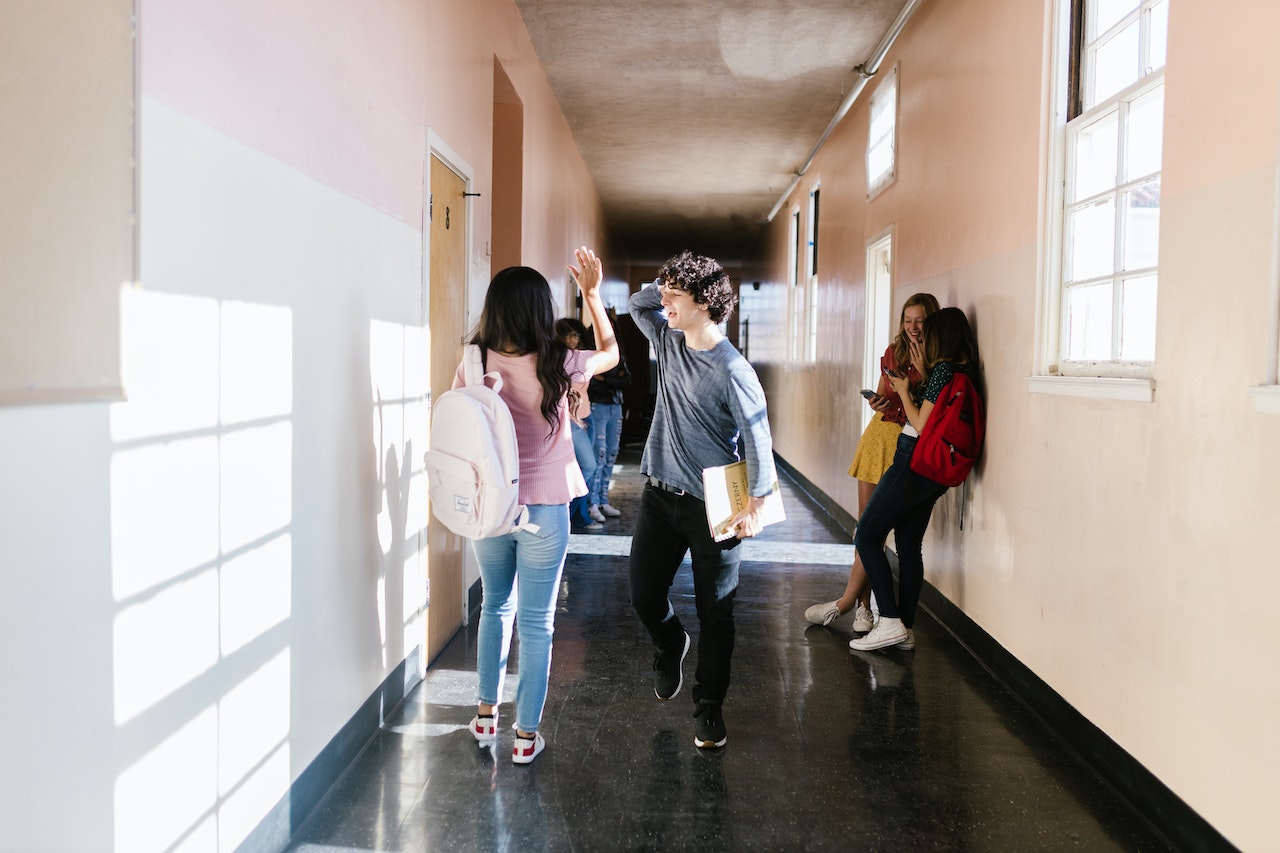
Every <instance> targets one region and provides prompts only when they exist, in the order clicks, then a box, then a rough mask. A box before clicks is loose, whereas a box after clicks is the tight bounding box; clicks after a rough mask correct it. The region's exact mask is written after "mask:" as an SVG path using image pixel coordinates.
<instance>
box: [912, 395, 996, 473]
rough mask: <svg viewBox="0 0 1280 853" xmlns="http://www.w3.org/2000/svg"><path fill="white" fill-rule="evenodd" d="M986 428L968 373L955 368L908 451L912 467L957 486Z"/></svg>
mask: <svg viewBox="0 0 1280 853" xmlns="http://www.w3.org/2000/svg"><path fill="white" fill-rule="evenodd" d="M986 432H987V413H986V410H985V408H984V407H983V405H982V398H981V397H980V396H978V389H977V388H975V387H974V385H973V380H972V379H970V378H969V375H968V374H967V373H961V372H960V371H956V373H955V375H954V376H952V377H951V381H950V382H948V383H947V384H946V385H945V386H944V387H943V389H942V393H940V394H939V395H938V402H937V403H936V404H935V405H934V407H933V411H931V412H930V413H929V420H928V421H927V422H925V425H924V429H923V430H921V431H920V438H918V439H917V440H916V449H915V451H914V452H913V453H912V454H911V470H912V471H914V472H916V473H917V474H919V475H920V476H922V477H928V478H929V479H930V480H933V481H934V482H935V483H941V484H942V485H944V486H958V485H960V484H961V483H963V482H964V480H965V477H968V476H969V472H970V471H971V470H973V463H974V462H975V461H977V459H978V454H979V453H980V452H981V451H982V440H983V438H984V437H985V436H986Z"/></svg>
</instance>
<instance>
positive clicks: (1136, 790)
mask: <svg viewBox="0 0 1280 853" xmlns="http://www.w3.org/2000/svg"><path fill="white" fill-rule="evenodd" d="M920 605H921V606H922V607H923V608H924V609H925V610H926V611H928V612H929V614H930V615H931V616H933V618H934V619H936V620H937V621H938V623H939V624H941V625H942V627H944V628H945V629H946V630H947V631H949V632H950V633H951V634H952V636H954V637H955V638H956V639H957V640H958V641H959V642H960V644H961V645H962V646H964V647H965V649H967V650H968V651H969V653H970V654H972V655H973V656H974V657H975V658H976V659H977V660H978V662H979V663H981V664H982V665H983V666H984V667H985V668H986V669H987V670H988V671H989V672H990V673H991V674H992V675H994V676H995V677H996V678H997V679H998V680H999V681H1000V682H1001V683H1002V684H1003V685H1004V686H1005V687H1006V688H1007V689H1008V690H1009V692H1010V693H1012V694H1013V695H1014V697H1015V698H1016V699H1017V700H1018V701H1019V702H1021V703H1022V704H1023V705H1025V706H1026V707H1027V708H1028V709H1029V710H1030V711H1031V712H1032V713H1033V714H1035V715H1036V716H1037V717H1039V718H1040V720H1041V721H1042V722H1043V723H1044V724H1045V725H1046V726H1047V727H1048V728H1049V730H1050V731H1052V732H1053V733H1054V734H1055V735H1056V736H1057V737H1058V738H1059V739H1060V740H1061V741H1062V742H1063V743H1065V744H1066V745H1067V746H1068V747H1069V748H1070V749H1071V750H1073V751H1074V752H1075V753H1076V754H1077V755H1079V756H1080V758H1081V759H1082V760H1083V761H1084V762H1085V763H1086V764H1088V765H1089V766H1090V767H1091V768H1093V771H1094V772H1095V773H1097V774H1098V775H1099V776H1100V777H1102V779H1103V780H1104V781H1106V782H1107V784H1108V785H1110V786H1111V787H1112V788H1113V789H1114V790H1115V791H1116V793H1117V794H1119V795H1120V796H1121V797H1122V798H1123V799H1124V800H1125V801H1126V802H1128V803H1129V805H1130V807H1131V808H1133V810H1134V811H1136V812H1137V813H1138V814H1140V815H1142V816H1143V817H1145V818H1146V819H1147V821H1149V822H1150V823H1151V826H1152V827H1153V828H1154V829H1155V831H1156V832H1158V833H1160V834H1161V835H1163V836H1164V837H1165V838H1166V840H1168V841H1169V842H1170V843H1171V844H1172V845H1173V846H1174V847H1175V848H1177V849H1179V850H1215V851H1216V850H1223V851H1231V850H1236V847H1235V846H1234V845H1232V844H1231V843H1230V842H1229V841H1227V839H1226V838H1224V837H1223V836H1222V834H1221V833H1220V832H1218V830H1216V829H1214V828H1213V826H1212V825H1211V824H1210V823H1209V822H1208V821H1206V820H1205V819H1204V818H1203V817H1201V816H1200V815H1199V814H1198V813H1197V812H1196V811H1195V809H1193V808H1191V806H1189V805H1187V803H1186V802H1185V801H1184V800H1183V799H1182V798H1181V797H1179V796H1178V795H1177V794H1175V793H1174V792H1173V791H1172V790H1170V789H1169V787H1168V786H1167V785H1165V784H1164V783H1163V782H1161V781H1160V779H1159V778H1158V777H1156V775H1155V774H1153V773H1152V772H1151V771H1150V770H1148V769H1147V768H1146V767H1144V766H1143V765H1142V764H1140V763H1139V762H1138V760H1137V759H1135V758H1134V757H1133V756H1132V755H1130V754H1129V753H1128V752H1126V751H1125V749H1124V748H1123V747H1122V746H1120V745H1119V744H1118V743H1116V742H1115V741H1114V740H1112V739H1111V738H1110V737H1109V736H1108V735H1107V734H1106V733H1105V732H1103V731H1102V729H1100V728H1098V727H1097V726H1095V725H1094V724H1093V723H1092V722H1090V721H1089V719H1088V718H1087V717H1085V716H1084V715H1083V714H1081V713H1080V712H1079V711H1077V710H1076V709H1075V708H1074V707H1073V706H1072V705H1071V704H1070V703H1069V702H1067V701H1066V700H1065V699H1064V698H1062V696H1061V695H1059V694H1058V693H1057V691H1055V690H1054V689H1053V688H1052V687H1050V686H1049V685H1048V684H1046V683H1045V682H1044V681H1043V680H1042V679H1041V678H1040V677H1039V676H1037V675H1036V674H1035V673H1034V672H1033V671H1032V670H1031V669H1030V668H1028V667H1027V666H1026V665H1025V664H1023V663H1022V661H1020V660H1018V659H1017V658H1016V657H1014V656H1013V655H1012V654H1011V653H1010V652H1009V651H1008V650H1007V649H1005V648H1004V647H1003V646H1001V645H1000V644H999V643H998V642H996V640H995V639H994V638H993V637H992V636H991V635H990V634H988V633H987V632H986V631H984V630H982V628H981V626H979V625H978V624H977V623H976V622H974V621H973V620H972V619H970V618H969V617H968V615H966V614H965V612H964V611H963V610H961V609H960V608H959V607H957V606H956V605H955V604H953V603H952V602H951V601H950V600H949V599H948V598H947V597H946V596H944V595H943V594H942V593H940V592H939V591H938V590H937V588H935V587H934V586H933V585H932V584H930V583H929V582H928V581H926V582H925V584H924V589H923V590H922V591H921V593H920Z"/></svg>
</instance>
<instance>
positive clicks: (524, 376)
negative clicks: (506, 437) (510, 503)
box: [453, 350, 594, 505]
mask: <svg viewBox="0 0 1280 853" xmlns="http://www.w3.org/2000/svg"><path fill="white" fill-rule="evenodd" d="M593 354H594V353H593V351H592V350H571V351H570V352H568V353H567V354H566V355H565V360H564V369H565V371H566V372H567V373H568V374H569V378H570V379H571V380H573V381H576V382H581V381H583V377H584V376H585V375H586V364H587V359H588V358H589V357H590V356H591V355H593ZM485 367H486V369H487V370H488V372H490V373H493V372H495V371H496V372H497V373H500V374H501V375H502V390H501V391H500V392H498V393H499V394H500V395H501V396H502V399H503V400H505V401H506V403H507V408H509V409H510V410H511V418H512V420H514V421H515V424H516V437H517V439H518V441H519V442H520V502H521V503H522V504H526V505H531V504H567V503H568V502H569V501H570V500H571V499H573V498H576V497H581V496H582V495H585V494H586V493H587V483H586V481H585V480H583V479H582V470H581V469H580V468H578V460H577V458H576V457H575V456H574V454H573V437H572V435H571V433H570V432H569V411H568V410H569V406H568V402H567V401H566V399H565V398H564V397H561V398H560V402H559V404H558V406H557V410H558V412H559V418H560V420H559V426H558V427H557V428H556V429H555V430H554V432H552V430H551V425H550V424H548V423H547V422H546V421H545V420H544V419H543V417H542V408H541V405H542V386H541V385H539V384H538V375H537V369H536V368H537V365H536V362H535V356H533V355H517V356H509V355H503V354H502V353H500V352H494V351H493V350H489V351H488V353H486V355H485ZM462 377H463V370H462V365H458V370H457V372H456V373H455V374H454V378H453V387H454V388H457V387H459V386H460V385H462V384H464V383H463V378H462ZM587 378H588V379H589V378H590V377H587Z"/></svg>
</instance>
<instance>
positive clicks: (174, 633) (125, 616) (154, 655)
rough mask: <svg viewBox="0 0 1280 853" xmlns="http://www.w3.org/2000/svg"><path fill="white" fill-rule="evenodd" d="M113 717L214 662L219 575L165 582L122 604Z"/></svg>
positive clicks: (126, 715)
mask: <svg viewBox="0 0 1280 853" xmlns="http://www.w3.org/2000/svg"><path fill="white" fill-rule="evenodd" d="M112 652H113V654H112V658H113V661H114V664H115V685H114V686H115V720H116V724H117V725H119V724H121V723H125V722H128V721H129V720H131V719H133V718H134V717H135V716H137V715H138V714H141V713H142V712H143V711H146V710H147V709H148V708H151V707H152V706H153V705H155V704H156V703H157V702H159V701H161V700H162V699H164V698H165V697H166V696H168V695H170V694H171V693H173V692H174V691H176V690H178V689H179V688H181V687H182V686H183V685H186V684H189V683H190V682H192V681H194V680H195V679H196V678H198V677H199V676H200V675H202V674H203V673H206V672H208V671H209V670H210V669H212V668H213V666H214V665H215V664H216V663H217V662H218V659H219V653H218V575H217V572H216V571H215V570H213V569H209V570H208V571H204V572H201V573H200V574H198V575H196V576H195V577H193V578H190V579H188V580H185V581H180V582H178V583H174V584H169V585H167V586H166V587H165V588H164V589H162V590H161V591H159V592H157V593H156V594H154V595H151V596H147V597H146V599H145V600H142V601H140V602H138V603H137V604H134V605H131V606H128V607H125V608H123V609H122V610H121V611H120V612H119V614H117V616H116V619H115V624H114V626H113V629H112Z"/></svg>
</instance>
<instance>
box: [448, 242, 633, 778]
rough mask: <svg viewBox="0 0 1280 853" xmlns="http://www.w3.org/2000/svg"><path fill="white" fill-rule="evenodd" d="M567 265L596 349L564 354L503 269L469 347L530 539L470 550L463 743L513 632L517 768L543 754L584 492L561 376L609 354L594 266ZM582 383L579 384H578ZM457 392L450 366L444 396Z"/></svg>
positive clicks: (549, 313) (484, 728)
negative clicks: (508, 422) (493, 406)
mask: <svg viewBox="0 0 1280 853" xmlns="http://www.w3.org/2000/svg"><path fill="white" fill-rule="evenodd" d="M576 255H577V258H576V259H577V261H578V264H579V266H580V268H579V267H578V266H573V265H570V266H569V273H570V274H571V275H572V276H573V278H574V280H575V281H576V282H577V284H578V289H579V290H580V291H581V293H582V301H583V304H584V306H585V307H586V310H587V313H588V314H589V315H590V317H591V318H592V322H594V323H595V324H596V326H597V328H600V329H603V330H605V331H604V332H603V333H602V335H601V341H600V350H599V351H592V350H573V349H570V348H569V347H567V346H566V345H565V344H564V342H563V341H561V340H560V339H559V338H557V337H556V334H555V312H554V309H553V307H552V303H551V287H550V285H548V284H547V280H546V279H545V278H543V277H542V275H541V274H540V273H538V272H537V270H533V269H530V268H529V267H508V268H507V269H504V270H502V271H501V272H499V273H498V274H497V275H495V276H494V277H493V281H492V282H490V284H489V290H488V292H487V293H486V294H485V299H484V310H483V312H482V313H481V315H480V322H479V323H478V324H477V326H476V329H475V331H474V332H473V333H472V335H471V339H470V341H469V342H470V343H473V344H477V345H478V346H480V347H481V349H482V351H483V352H484V355H485V369H486V371H487V372H491V373H492V372H495V371H496V372H497V373H499V374H501V375H502V381H503V385H502V390H501V391H499V392H498V393H499V394H500V395H501V396H502V399H503V400H504V401H505V402H506V404H507V406H508V408H509V409H510V410H511V417H512V420H513V421H514V422H515V427H516V435H517V437H518V440H519V445H520V502H521V503H522V504H525V505H526V506H527V507H528V508H529V521H530V522H531V523H532V524H534V525H537V530H532V529H530V530H519V531H517V532H515V533H509V534H507V535H505V536H495V537H493V538H490V539H478V540H475V541H474V543H473V547H474V548H475V554H476V560H477V562H478V563H479V564H480V582H481V585H482V588H483V598H482V600H481V603H480V624H479V629H478V631H477V639H476V646H477V650H476V659H477V660H476V670H477V673H478V676H479V685H478V688H477V700H478V701H477V708H476V716H475V718H474V719H472V721H471V734H472V736H474V737H475V739H476V741H477V742H478V743H479V744H480V745H481V746H492V745H493V744H494V742H495V741H496V739H497V734H498V703H499V702H500V701H501V699H502V683H503V680H504V679H505V678H506V673H507V655H508V653H509V652H510V649H511V635H512V627H513V623H515V627H516V628H517V630H519V632H520V660H519V664H518V667H519V676H518V682H517V686H516V702H515V713H516V720H515V723H516V725H515V729H516V731H515V735H516V737H515V746H514V748H513V750H512V754H511V760H512V761H513V762H514V763H516V764H528V763H530V762H531V761H533V760H534V759H535V758H537V757H538V755H539V753H541V752H542V750H543V748H544V747H545V746H546V742H545V740H544V739H543V737H542V735H541V734H540V733H539V732H538V724H539V723H540V722H541V721H542V709H543V706H544V705H545V703H546V698H547V678H548V676H549V674H550V672H551V635H552V632H553V630H554V625H555V604H556V596H557V594H558V592H559V589H560V574H561V571H562V570H563V569H564V560H565V554H566V552H567V551H568V547H569V501H570V499H571V498H574V497H577V496H580V495H585V494H586V492H587V484H586V483H585V482H584V481H583V478H582V475H581V473H580V472H579V470H578V466H577V465H575V464H574V463H573V460H574V453H573V439H572V438H571V436H570V431H569V420H570V413H569V403H568V397H569V390H570V376H573V375H582V376H584V377H590V376H594V375H595V374H597V373H603V372H604V371H606V370H608V369H609V368H611V367H613V366H614V365H615V364H617V363H618V344H617V342H616V341H615V340H614V338H613V333H612V330H611V327H609V326H608V324H607V321H606V318H605V313H604V302H603V301H602V300H601V298H600V281H601V278H602V271H601V264H600V261H599V259H598V258H597V257H596V256H595V253H593V252H592V251H591V250H589V249H587V248H585V247H584V248H581V249H578V251H577V253H576ZM584 383H585V379H584ZM463 384H465V381H464V371H463V367H462V365H459V367H458V372H457V375H456V377H455V378H454V382H453V387H455V388H457V387H459V386H461V385H463Z"/></svg>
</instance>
